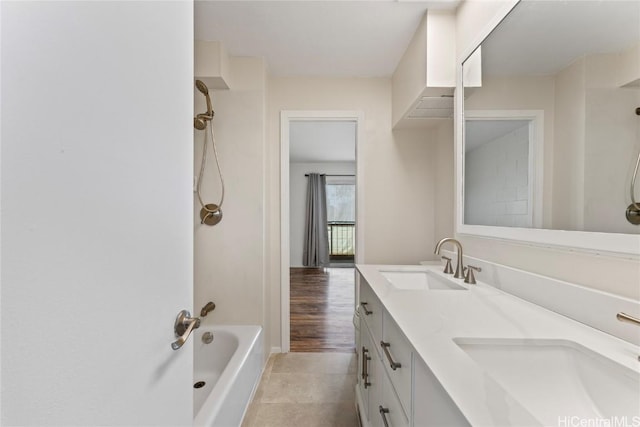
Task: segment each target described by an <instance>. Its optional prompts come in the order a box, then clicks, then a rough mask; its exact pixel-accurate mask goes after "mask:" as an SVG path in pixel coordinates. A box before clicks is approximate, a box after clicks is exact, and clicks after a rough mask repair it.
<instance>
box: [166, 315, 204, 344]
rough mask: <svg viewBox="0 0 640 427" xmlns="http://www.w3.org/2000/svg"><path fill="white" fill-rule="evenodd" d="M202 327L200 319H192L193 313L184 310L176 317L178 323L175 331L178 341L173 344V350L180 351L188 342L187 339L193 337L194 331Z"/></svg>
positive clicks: (174, 327)
mask: <svg viewBox="0 0 640 427" xmlns="http://www.w3.org/2000/svg"><path fill="white" fill-rule="evenodd" d="M199 327H200V319H199V318H198V317H191V313H190V312H189V311H188V310H182V311H181V312H180V313H178V316H177V317H176V323H175V324H174V325H173V330H174V332H175V334H176V337H178V339H177V340H176V341H174V342H172V343H171V348H172V349H173V350H178V349H179V348H180V347H182V346H183V345H184V343H185V342H187V338H189V335H191V332H193V330H194V329H198V328H199Z"/></svg>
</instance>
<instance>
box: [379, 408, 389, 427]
mask: <svg viewBox="0 0 640 427" xmlns="http://www.w3.org/2000/svg"><path fill="white" fill-rule="evenodd" d="M378 410H379V411H380V416H381V417H382V422H383V423H384V427H389V423H388V422H387V414H388V413H389V408H383V407H382V405H380V406H379V407H378Z"/></svg>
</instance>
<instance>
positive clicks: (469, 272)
mask: <svg viewBox="0 0 640 427" xmlns="http://www.w3.org/2000/svg"><path fill="white" fill-rule="evenodd" d="M464 270H465V271H466V272H467V274H465V275H464V283H468V284H470V285H475V284H476V277H475V276H474V275H473V270H475V271H477V272H478V273H480V272H481V271H482V269H481V268H480V267H474V266H473V265H468V266H466V267H465V268H464Z"/></svg>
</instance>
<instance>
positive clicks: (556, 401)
mask: <svg viewBox="0 0 640 427" xmlns="http://www.w3.org/2000/svg"><path fill="white" fill-rule="evenodd" d="M454 342H455V343H456V344H457V345H458V346H459V347H460V348H461V349H462V350H464V351H465V352H466V353H467V354H468V355H469V356H470V357H471V359H473V360H474V361H475V362H476V363H477V364H478V365H480V366H481V367H482V368H483V369H484V370H485V372H486V373H487V375H489V376H491V377H492V378H493V379H494V380H495V381H496V382H498V383H499V384H500V385H501V386H502V387H503V388H504V389H505V391H507V392H508V393H509V394H510V395H511V396H512V397H513V398H515V399H516V400H518V401H519V402H520V403H521V404H522V405H523V406H524V407H525V408H527V409H528V410H529V411H530V412H531V413H532V414H533V415H534V416H535V417H536V418H538V419H539V420H540V421H542V423H543V424H544V425H558V422H559V420H561V419H564V417H573V416H576V417H579V418H580V419H604V418H606V419H612V417H619V419H622V417H627V420H633V419H637V418H633V417H639V416H640V373H638V372H635V371H633V370H631V369H629V368H626V367H624V366H622V365H619V364H617V363H616V362H614V361H612V360H610V359H608V358H606V357H604V356H602V355H600V354H598V353H596V352H594V351H591V350H589V349H587V348H585V347H583V346H581V345H580V344H578V343H575V342H573V341H568V340H535V339H522V340H518V339H490V338H487V339H483V338H455V339H454ZM603 425H604V424H603Z"/></svg>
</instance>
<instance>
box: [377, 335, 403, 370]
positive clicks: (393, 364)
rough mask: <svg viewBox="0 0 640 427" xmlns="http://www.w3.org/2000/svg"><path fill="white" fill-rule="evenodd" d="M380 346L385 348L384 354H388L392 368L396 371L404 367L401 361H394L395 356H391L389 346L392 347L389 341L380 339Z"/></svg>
mask: <svg viewBox="0 0 640 427" xmlns="http://www.w3.org/2000/svg"><path fill="white" fill-rule="evenodd" d="M380 347H382V350H384V354H385V355H386V356H387V360H388V361H389V366H391V369H393V370H394V371H395V370H396V369H398V368H401V367H402V364H401V363H400V362H394V361H393V357H391V353H389V347H391V344H389V343H388V342H384V341H380Z"/></svg>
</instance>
